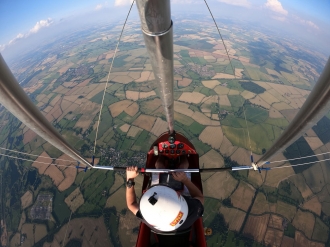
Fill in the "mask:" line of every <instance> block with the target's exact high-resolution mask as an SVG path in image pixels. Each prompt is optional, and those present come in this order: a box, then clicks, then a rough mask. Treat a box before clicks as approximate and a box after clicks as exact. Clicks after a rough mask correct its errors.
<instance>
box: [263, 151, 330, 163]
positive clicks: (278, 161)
mask: <svg viewBox="0 0 330 247" xmlns="http://www.w3.org/2000/svg"><path fill="white" fill-rule="evenodd" d="M324 154H330V152H325V153H321V154H313V155H309V156H304V157H299V158H294V159H287V160H277V161H267V162H265V163H263V165H269V164H272V163H280V162H286V161H292V160H299V159H305V158H311V157H315V156H320V155H324Z"/></svg>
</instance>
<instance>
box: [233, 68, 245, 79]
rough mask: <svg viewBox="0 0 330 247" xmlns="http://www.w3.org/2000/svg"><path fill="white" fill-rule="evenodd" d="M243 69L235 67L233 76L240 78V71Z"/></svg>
mask: <svg viewBox="0 0 330 247" xmlns="http://www.w3.org/2000/svg"><path fill="white" fill-rule="evenodd" d="M243 71H244V69H237V68H235V76H236V78H242V76H243V74H242V72H243Z"/></svg>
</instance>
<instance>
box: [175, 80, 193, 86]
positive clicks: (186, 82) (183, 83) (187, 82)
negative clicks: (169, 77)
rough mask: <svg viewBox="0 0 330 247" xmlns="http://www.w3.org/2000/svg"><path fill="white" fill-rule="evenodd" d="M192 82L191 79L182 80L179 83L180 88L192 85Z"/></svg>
mask: <svg viewBox="0 0 330 247" xmlns="http://www.w3.org/2000/svg"><path fill="white" fill-rule="evenodd" d="M191 82H192V80H191V79H189V78H183V79H182V80H180V81H178V86H179V87H187V86H189V85H190V83H191Z"/></svg>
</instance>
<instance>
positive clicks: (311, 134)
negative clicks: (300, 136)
mask: <svg viewBox="0 0 330 247" xmlns="http://www.w3.org/2000/svg"><path fill="white" fill-rule="evenodd" d="M306 135H307V136H310V137H312V136H314V137H317V135H316V133H315V132H314V130H313V129H309V130H308V131H307V132H306Z"/></svg>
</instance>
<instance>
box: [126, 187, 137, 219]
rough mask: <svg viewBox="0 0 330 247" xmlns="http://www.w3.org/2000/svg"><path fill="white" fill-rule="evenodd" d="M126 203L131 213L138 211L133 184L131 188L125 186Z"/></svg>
mask: <svg viewBox="0 0 330 247" xmlns="http://www.w3.org/2000/svg"><path fill="white" fill-rule="evenodd" d="M126 203H127V207H128V209H129V210H131V212H132V213H133V214H136V213H137V211H139V205H138V203H137V201H136V195H135V189H134V186H133V187H132V188H126Z"/></svg>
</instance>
